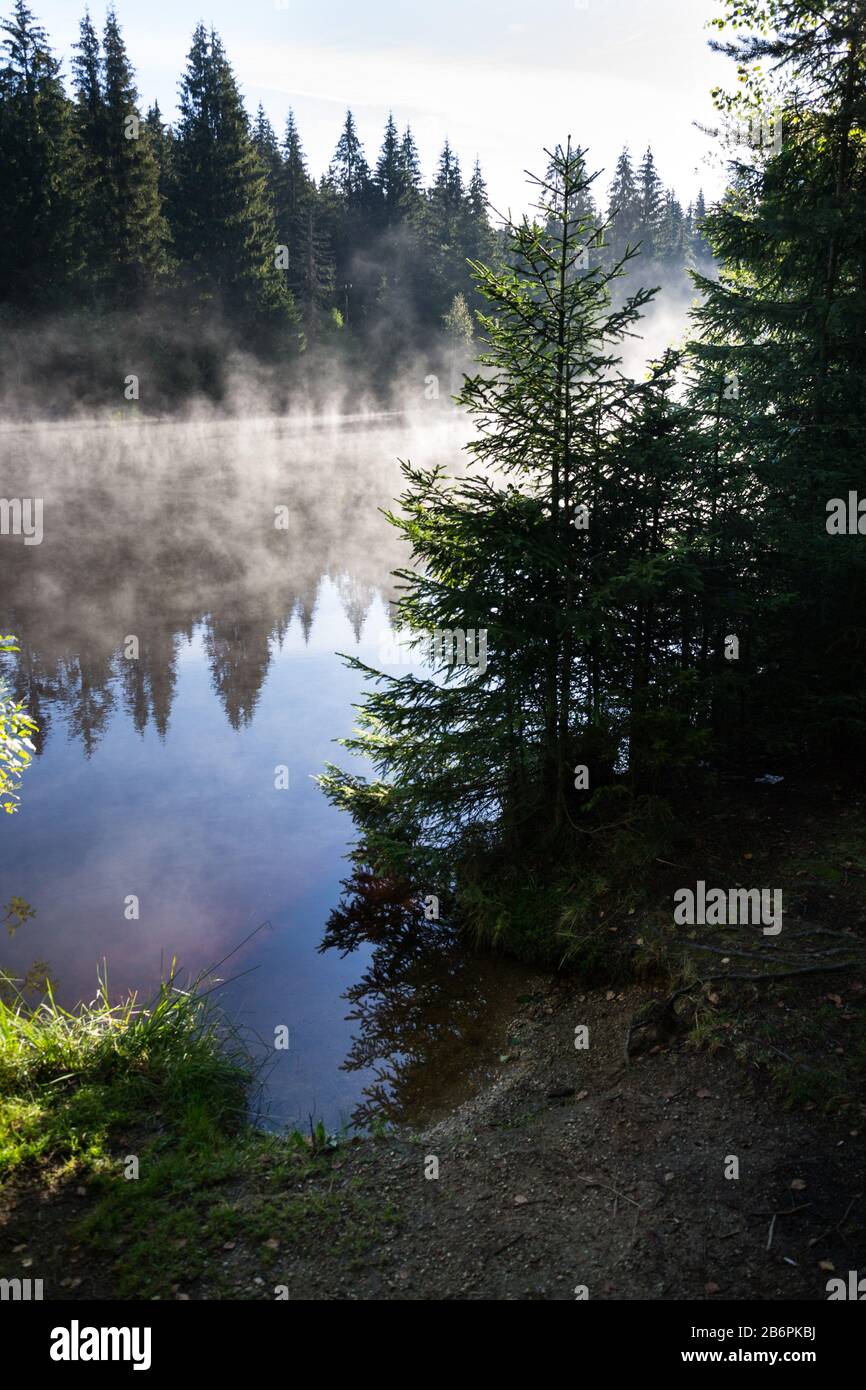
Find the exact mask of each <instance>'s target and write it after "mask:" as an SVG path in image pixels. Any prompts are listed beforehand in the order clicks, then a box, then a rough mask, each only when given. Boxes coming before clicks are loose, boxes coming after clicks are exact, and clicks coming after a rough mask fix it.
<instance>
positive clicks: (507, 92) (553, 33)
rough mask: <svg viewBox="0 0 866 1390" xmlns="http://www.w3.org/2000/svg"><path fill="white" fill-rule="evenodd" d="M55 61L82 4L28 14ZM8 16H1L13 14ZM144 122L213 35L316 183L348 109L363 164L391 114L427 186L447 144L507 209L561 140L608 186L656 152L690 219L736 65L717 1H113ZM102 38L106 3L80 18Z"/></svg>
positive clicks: (98, 0)
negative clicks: (622, 163)
mask: <svg viewBox="0 0 866 1390" xmlns="http://www.w3.org/2000/svg"><path fill="white" fill-rule="evenodd" d="M29 4H30V7H31V8H32V9H33V11H34V12H35V13H36V14H37V15H38V16H39V18H40V19H41V20H42V22H43V24H44V25H45V26H46V28H47V29H48V31H49V34H50V35H51V38H52V41H53V44H54V47H55V50H56V51H57V52H58V54H59V55H60V56H61V57H62V58H63V59H64V72H65V73H66V74H67V75H68V72H69V64H68V58H69V53H70V48H71V44H72V43H73V42H74V40H75V37H76V35H77V30H78V20H79V18H80V15H81V13H82V12H83V9H84V4H83V0H29ZM10 8H11V6H10V3H9V0H5V3H4V0H0V12H2V13H3V14H6V13H8V10H9V9H10ZM116 8H117V13H118V17H119V19H120V22H121V25H122V27H123V31H124V35H125V38H126V42H127V46H128V49H129V52H130V56H131V58H132V61H133V63H134V64H135V67H136V71H137V75H138V84H139V89H140V91H141V95H142V99H143V102H144V104H149V103H150V102H151V101H152V100H153V98H154V97H156V98H157V99H158V100H159V103H160V106H161V107H162V109H163V111H164V112H165V113H166V115H168V114H169V113H173V111H174V107H175V102H176V96H177V81H178V77H179V75H180V73H181V71H182V70H183V67H184V64H185V58H186V53H187V51H188V49H189V41H190V35H191V33H192V30H193V28H194V26H195V24H196V23H197V22H198V21H199V20H203V21H204V22H205V23H206V24H208V25H211V24H212V25H213V26H214V28H216V29H217V30H218V31H219V33H220V34H221V35H222V38H223V40H224V43H225V45H226V49H227V51H228V55H229V58H230V59H231V61H232V64H233V66H234V69H235V72H236V74H237V76H238V79H239V81H240V84H241V87H242V89H243V92H244V97H245V100H246V102H247V105H248V107H249V109H250V110H251V111H254V110H255V107H256V106H257V104H258V103H259V101H261V102H262V103H263V105H264V107H265V109H266V111H267V112H268V114H269V116H270V118H271V120H272V121H273V123H274V126H275V128H276V129H277V131H278V133H279V134H281V133H282V127H283V124H284V121H285V116H286V112H287V110H288V107H289V106H293V107H294V110H295V114H296V117H297V120H298V123H299V126H300V131H301V137H302V139H303V142H304V147H305V150H306V152H307V155H308V158H309V162H310V166H311V169H312V171H313V172H314V173H315V174H317V175H318V174H319V173H321V171H322V170H323V169H324V167H325V166H326V165H327V163H328V160H329V159H330V156H331V153H332V152H333V148H334V145H335V144H336V141H337V137H338V135H339V131H340V126H341V123H342V120H343V116H344V113H345V109H346V106H351V108H352V110H353V111H354V113H355V117H356V119H357V122H358V128H359V131H360V134H361V137H362V139H363V140H364V144H365V147H366V152H367V156H368V158H369V159H370V161H371V163H372V162H373V160H374V158H375V155H376V153H377V151H378V148H379V145H380V142H381V133H382V127H383V125H384V122H385V117H386V115H387V112H388V109H389V107H392V108H393V110H394V116H395V119H396V120H397V123H398V125H399V126H400V127H401V129H402V127H403V126H404V125H405V123H406V122H407V121H409V122H410V123H411V125H412V127H413V130H414V131H415V134H416V138H417V140H418V144H419V147H420V150H421V157H422V161H423V165H424V172H425V176H429V174H430V172H431V170H432V168H433V165H434V162H435V158H436V155H437V153H438V150H439V148H440V147H441V144H442V140H443V138H444V137H445V136H446V135H447V136H448V138H449V140H450V141H451V143H452V145H453V146H454V147H455V148H456V150H457V152H458V153H459V155H460V158H461V161H462V163H463V165H464V167H465V168H466V169H467V171H468V170H469V169H471V165H472V162H473V160H474V159H475V156H476V155H478V156H479V158H480V159H481V163H482V166H483V169H484V172H485V174H486V176H487V179H488V184H489V188H490V195H491V198H492V200H493V202H494V203H495V204H496V205H497V206H498V207H500V208H506V207H508V206H509V205H510V206H511V207H512V209H514V210H515V211H517V210H521V209H522V208H523V206H524V205H525V202H526V194H525V176H524V173H523V170H524V169H526V168H531V169H533V170H539V169H540V168H541V167H542V162H543V156H541V154H540V152H541V149H542V146H543V145H545V144H547V145H550V144H553V143H555V142H556V141H558V140H562V139H564V138H565V136H566V135H567V134H569V133H571V135H572V136H573V137H574V139H575V140H577V141H579V143H580V144H582V145H588V146H589V148H590V163H591V165H592V167H593V168H599V167H603V168H604V170H605V172H604V173H603V175H602V176H601V179H600V180H599V183H600V184H601V186H602V188H604V189H606V187H607V183H608V181H609V178H610V174H611V172H612V167H613V163H614V161H615V159H616V157H617V154H618V153H619V150H620V149H621V147H622V145H623V144H624V143H626V142H628V143H629V144H630V146H631V149H632V153H633V155H634V156H635V157H636V159H637V158H638V157H639V156H640V154H641V153H642V152H643V150H644V148H645V147H646V144H647V142H651V143H652V145H653V148H654V150H655V153H656V159H657V163H658V165H659V170H660V172H661V175H662V177H663V178H664V180H665V182H666V183H668V184H672V185H673V186H674V187H676V188H677V190H678V191H679V192H680V194H681V196H682V197H683V198H684V199H685V200H686V201H688V200H689V198H691V197H692V196H693V195H694V193H695V192H696V191H697V188H698V186H699V185H701V184H702V185H703V186H704V188H705V189H706V190H707V192H708V194H711V193H713V192H714V191H716V190H717V189H718V187H719V179H720V175H719V171H718V167H717V166H715V167H714V166H708V165H707V164H706V163H705V162H704V161H705V156H706V153H707V151H708V148H709V141H708V140H707V137H706V136H704V135H702V134H701V133H700V132H699V131H698V130H696V129H695V128H694V126H693V124H692V122H693V121H694V120H696V119H697V120H704V121H708V120H709V121H711V119H712V107H711V103H710V100H709V95H708V94H709V89H710V87H711V86H713V85H715V84H716V83H719V82H721V83H723V84H724V85H733V82H734V80H735V74H734V67H733V64H732V63H730V62H729V61H727V60H726V59H724V58H720V57H718V56H717V55H714V54H712V53H710V52H709V50H708V48H707V37H708V35H707V31H706V28H705V24H706V20H707V19H708V18H710V17H713V16H715V15H718V14H719V13H720V12H721V9H722V5H721V3H720V0H539V3H538V4H536V5H535V6H531V5H529V4H527V0H436V3H435V4H427V3H423V0H411V3H406V0H403V2H402V3H401V2H400V0H327V2H326V3H325V2H323V0H117V3H116ZM90 10H91V14H92V16H93V18H94V21H95V22H96V24H97V26H98V27H101V25H102V22H103V19H104V14H105V4H104V0H91V4H90Z"/></svg>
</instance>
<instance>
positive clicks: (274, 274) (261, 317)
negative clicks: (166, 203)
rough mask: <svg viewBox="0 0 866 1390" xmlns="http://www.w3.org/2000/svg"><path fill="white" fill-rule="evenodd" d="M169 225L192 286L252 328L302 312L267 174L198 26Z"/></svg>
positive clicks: (218, 58)
mask: <svg viewBox="0 0 866 1390" xmlns="http://www.w3.org/2000/svg"><path fill="white" fill-rule="evenodd" d="M173 165H174V188H173V196H172V199H171V204H170V207H171V225H172V232H173V235H174V241H175V246H176V248H177V254H178V257H179V260H180V262H181V265H182V268H183V272H184V274H185V277H186V279H187V282H188V284H189V285H190V286H191V288H192V289H193V290H194V292H195V295H196V298H197V300H198V302H199V303H200V304H206V303H216V305H217V307H219V308H222V309H224V310H225V311H227V312H228V313H229V314H231V315H232V316H233V317H235V318H236V319H237V320H238V322H239V323H242V324H244V325H245V326H247V327H249V328H253V327H255V326H256V325H258V326H259V327H264V326H266V325H268V324H271V325H274V326H279V325H286V324H287V323H289V322H290V321H291V320H292V319H293V317H294V310H293V304H292V297H291V292H290V290H289V288H288V286H287V284H286V279H285V271H284V270H282V269H280V268H278V267H277V265H276V259H277V246H278V244H279V243H278V241H277V235H276V225H275V221H274V214H273V209H272V207H271V205H270V202H269V199H268V192H267V174H266V170H265V168H264V166H263V164H262V162H261V159H260V158H259V156H258V154H257V152H256V149H255V147H254V145H253V142H252V139H251V135H250V126H249V118H248V117H247V114H246V112H245V110H244V108H243V104H242V102H241V97H240V93H239V91H238V87H237V82H236V81H235V77H234V74H233V72H232V70H231V67H230V65H229V62H228V59H227V58H226V55H225V51H224V49H223V46H222V43H221V41H220V39H219V37H218V35H217V34H216V33H214V32H213V31H211V32H210V33H209V32H208V31H207V30H206V29H205V27H204V25H203V24H200V25H199V26H198V27H197V29H196V30H195V33H194V35H193V42H192V47H191V49H190V53H189V58H188V62H187V69H186V72H185V74H184V77H183V80H182V82H181V90H180V120H179V121H178V124H177V131H176V139H175V144H174V159H173Z"/></svg>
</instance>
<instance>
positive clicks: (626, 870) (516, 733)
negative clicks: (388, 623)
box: [323, 0, 866, 958]
mask: <svg viewBox="0 0 866 1390" xmlns="http://www.w3.org/2000/svg"><path fill="white" fill-rule="evenodd" d="M728 9H729V14H728V21H729V22H730V24H731V25H732V27H733V35H732V36H731V37H730V38H729V40H728V41H727V42H726V43H724V44H723V45H722V47H723V49H724V51H726V52H728V53H730V54H731V56H733V57H735V58H736V59H737V61H738V64H739V65H740V68H741V72H742V73H743V74H744V80H743V82H742V84H741V85H742V88H743V90H741V92H740V94H739V95H738V96H737V97H735V98H732V99H730V100H729V99H728V98H726V97H725V95H724V94H723V93H719V94H718V96H717V100H718V104H719V107H720V110H721V111H722V112H723V113H725V114H734V115H735V116H739V117H741V118H745V117H746V116H748V115H749V114H750V113H751V114H754V113H756V112H758V113H760V112H761V111H767V110H768V109H769V108H770V105H771V103H772V102H774V101H775V102H776V104H777V105H778V107H779V112H778V116H777V119H778V121H779V122H780V124H781V129H782V131H783V139H782V140H781V142H780V144H779V146H778V148H776V147H775V146H774V145H770V146H769V147H768V146H766V145H763V144H761V145H759V146H758V147H753V148H749V149H746V150H743V151H741V152H740V153H739V154H737V155H736V156H735V157H734V158H733V160H732V161H731V166H730V183H729V187H728V190H727V192H726V194H725V196H724V197H723V198H722V200H721V201H720V203H719V205H718V206H717V207H715V208H714V209H713V211H712V213H711V214H710V215H709V216H708V218H707V232H708V235H709V237H710V240H711V243H712V247H713V250H714V252H715V253H716V255H717V257H718V258H719V262H720V268H719V275H718V278H714V279H710V278H708V277H704V278H703V279H702V280H700V288H701V289H702V291H703V300H702V302H701V303H700V305H699V307H698V308H697V309H696V311H695V315H694V319H693V324H694V327H693V335H692V339H691V341H690V342H689V344H688V345H687V348H686V349H685V350H684V351H682V352H676V353H674V352H669V353H667V354H666V355H665V356H664V358H663V359H662V360H661V361H660V362H658V363H657V364H656V366H655V368H654V370H653V371H652V372H651V374H650V375H649V376H648V378H647V379H646V380H643V381H634V380H631V379H629V378H627V377H625V376H623V375H620V374H619V373H618V372H617V371H616V370H615V368H616V362H617V357H618V353H619V345H620V344H621V343H622V340H623V337H624V335H625V334H627V333H629V332H630V331H631V330H632V328H633V325H634V324H635V323H637V321H638V320H639V317H640V316H641V315H642V314H643V313H644V311H645V308H646V304H647V296H646V294H645V293H644V292H643V291H640V292H638V293H634V292H633V291H632V292H628V291H626V292H625V293H623V291H622V290H621V289H620V290H619V291H617V280H621V277H622V272H623V270H625V269H626V266H627V258H628V254H629V253H628V249H627V246H626V245H625V243H623V245H622V246H621V248H620V260H619V261H618V262H616V263H614V264H613V265H612V266H611V265H608V266H605V265H604V264H601V263H596V264H593V263H592V256H591V251H592V248H593V245H594V244H595V240H596V237H597V224H596V221H595V218H594V215H593V211H592V207H591V203H590V201H589V193H590V185H589V181H588V178H587V174H586V166H585V161H584V153H583V152H582V151H580V150H576V149H574V148H573V147H572V146H571V145H570V143H566V144H565V145H563V146H560V147H557V149H556V150H555V151H554V152H553V156H552V159H551V161H550V165H549V167H548V169H547V171H546V173H545V174H543V175H542V177H541V178H540V180H539V183H538V189H539V213H538V215H537V216H536V217H534V218H527V219H525V220H524V221H523V222H522V223H521V224H519V225H516V226H514V227H513V228H512V229H511V242H510V262H511V264H512V265H513V266H514V267H515V268H516V272H517V273H513V272H511V271H502V270H499V269H497V268H488V269H483V270H481V271H480V272H479V289H480V291H481V292H482V293H483V294H484V296H485V298H486V300H487V302H488V306H489V307H488V309H487V312H486V313H485V314H484V315H483V316H482V327H483V335H484V350H483V352H482V356H481V363H482V365H483V367H484V368H485V369H486V370H484V371H483V372H482V373H480V374H479V375H477V376H471V377H469V378H468V379H467V381H466V382H465V385H464V389H463V393H462V400H463V403H464V404H465V405H466V406H467V407H468V409H469V411H470V412H471V414H472V415H473V417H474V419H475V423H476V426H477V438H476V439H475V440H474V441H473V442H472V444H471V445H470V450H471V452H472V454H473V455H474V458H475V459H476V460H477V461H478V462H479V463H482V464H485V465H495V468H494V469H492V470H491V469H490V468H489V467H485V468H483V469H480V470H477V471H475V472H470V473H469V476H468V477H466V478H462V479H449V478H448V477H446V476H445V475H444V473H443V472H442V471H441V470H439V469H433V470H423V469H419V468H413V467H411V466H410V465H409V464H406V465H405V466H404V472H405V477H406V491H405V494H404V496H403V497H402V498H401V499H400V500H401V510H400V512H399V513H398V514H397V515H395V517H394V518H393V521H394V524H395V525H396V526H398V528H399V529H400V530H401V531H402V533H403V534H404V535H405V537H406V538H407V540H408V541H409V543H410V545H411V547H412V552H413V557H414V559H415V560H416V561H417V562H418V563H417V567H416V568H415V569H409V568H407V569H406V570H405V571H401V572H400V578H401V580H402V583H403V588H404V592H403V597H402V599H401V602H400V606H399V616H400V619H401V621H402V624H403V625H404V627H405V628H406V630H407V632H408V633H409V634H410V636H411V638H412V639H413V640H414V642H415V643H416V645H417V648H418V651H419V653H421V652H423V653H424V654H425V655H427V656H428V658H429V657H430V655H431V645H430V637H431V634H432V633H435V632H436V631H437V630H438V631H439V632H440V633H443V632H448V633H453V632H455V631H462V632H464V633H466V634H468V633H473V634H476V633H478V632H480V631H486V634H487V646H486V659H485V661H484V663H483V664H482V663H481V662H480V661H477V660H476V661H475V662H474V663H472V662H471V661H467V660H466V659H464V658H463V656H462V652H461V650H460V649H455V646H454V645H453V643H452V644H451V645H450V648H449V647H445V646H444V645H442V644H440V646H439V647H437V646H436V645H435V644H434V645H433V647H432V669H431V670H430V671H429V674H425V675H423V676H416V675H414V674H402V675H393V674H391V673H382V674H377V673H375V672H371V671H368V675H369V676H370V677H371V680H372V681H373V682H374V683H373V685H372V688H371V690H370V692H369V694H368V696H367V699H366V703H365V705H364V707H363V709H362V711H361V717H360V722H359V731H358V733H357V734H356V735H355V736H354V737H353V738H352V739H350V740H347V744H348V746H349V747H350V748H352V749H353V750H355V751H357V752H363V753H365V754H366V755H367V756H368V757H369V758H370V759H371V760H372V762H373V764H374V765H375V767H376V770H377V774H378V777H377V779H376V780H375V781H372V782H370V781H368V780H366V779H364V778H361V777H358V776H356V775H354V774H350V773H344V772H341V771H339V770H338V769H336V768H331V769H329V772H328V774H327V776H326V777H325V778H324V779H323V781H324V786H325V788H326V790H327V791H328V793H329V794H330V796H331V797H332V799H333V800H334V801H335V802H336V803H337V804H338V805H340V806H343V807H345V808H346V809H348V810H350V811H351V812H352V813H353V815H354V816H355V817H356V819H357V821H358V823H359V826H360V828H361V831H362V835H363V839H362V843H361V846H360V848H359V851H358V861H359V863H361V864H364V865H372V868H373V870H374V872H375V873H377V874H380V875H386V876H391V877H393V878H396V879H400V880H401V881H402V880H406V881H408V882H413V883H418V884H420V885H423V886H424V891H426V892H437V893H442V894H445V895H450V894H452V893H456V897H457V902H458V905H459V907H460V910H461V912H462V914H463V920H464V921H466V922H468V923H469V924H473V925H476V926H477V928H478V931H479V933H480V934H482V935H485V936H487V937H488V938H492V939H495V940H497V941H508V942H509V944H510V945H512V946H513V947H514V948H515V949H518V950H521V951H523V952H525V953H527V954H534V953H537V952H539V951H541V952H547V953H548V954H549V955H551V956H552V957H554V958H556V957H557V956H558V955H559V954H560V953H561V950H562V941H561V940H559V941H558V940H557V937H556V928H557V924H561V923H563V922H571V923H572V924H575V923H580V924H581V925H582V927H586V926H587V924H590V926H591V929H592V930H591V931H590V932H589V934H588V936H587V937H586V938H585V939H587V940H589V939H590V938H591V936H592V932H593V931H594V932H596V934H597V933H598V931H601V930H606V925H605V926H604V927H599V914H600V912H601V913H602V914H603V915H604V916H609V914H610V912H611V909H612V907H614V908H615V909H616V910H617V911H620V912H623V911H624V910H625V908H626V907H627V905H628V902H629V897H630V895H632V897H631V901H632V902H633V901H634V898H633V894H634V892H635V891H636V885H637V884H639V883H640V882H641V881H642V880H643V879H645V878H646V874H647V872H648V871H649V867H650V866H651V865H652V864H653V862H654V858H655V856H657V855H659V854H660V853H664V851H663V850H662V849H661V847H660V845H661V843H663V840H664V834H665V829H664V827H665V826H666V825H670V824H671V823H672V822H673V821H675V820H676V819H677V818H680V822H681V824H682V823H683V822H684V821H687V820H688V818H689V816H690V815H693V814H694V810H695V807H696V806H700V805H705V804H707V803H708V802H711V798H712V797H713V795H714V793H717V792H718V789H719V786H720V785H730V784H729V783H726V782H725V781H724V779H726V778H728V777H731V778H735V779H738V780H739V779H745V780H747V781H749V782H751V781H752V780H754V778H755V775H756V774H759V773H760V774H763V773H766V772H767V771H769V770H772V772H773V773H774V774H780V775H785V776H791V775H793V776H794V777H796V776H798V775H802V774H804V773H810V774H811V775H813V776H815V775H817V776H819V777H824V778H826V777H828V776H830V777H832V776H834V775H836V774H835V770H837V769H848V770H851V769H853V768H859V767H860V766H862V759H863V752H864V748H866V693H864V692H866V622H864V611H863V594H864V585H866V550H864V537H866V487H864V481H863V479H864V472H863V460H864V457H866V427H864V422H863V399H864V380H866V230H864V229H866V15H864V12H863V8H862V4H861V3H860V0H836V3H834V4H832V5H829V6H828V5H826V4H823V3H822V4H820V5H819V4H818V3H817V0H736V2H735V0H730V3H729V6H728ZM769 66H772V67H773V68H774V69H775V70H776V72H777V74H778V75H779V76H780V78H781V81H780V82H778V83H775V82H773V83H771V82H769V81H768V79H767V78H766V76H765V75H764V74H765V73H766V70H767V68H768V67H769ZM615 235H616V233H614V236H615ZM455 650H456V651H457V655H456V656H455ZM467 650H468V647H467ZM355 664H356V665H359V663H357V662H356V663H355ZM740 785H741V782H740ZM515 866H516V867H515ZM615 882H617V883H618V884H619V888H618V889H617V891H616V892H614V891H613V887H612V885H613V884H614V883H615ZM617 894H620V896H619V898H617Z"/></svg>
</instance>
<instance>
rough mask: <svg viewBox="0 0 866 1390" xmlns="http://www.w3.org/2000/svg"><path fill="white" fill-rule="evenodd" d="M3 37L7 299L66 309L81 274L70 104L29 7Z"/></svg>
mask: <svg viewBox="0 0 866 1390" xmlns="http://www.w3.org/2000/svg"><path fill="white" fill-rule="evenodd" d="M0 33H2V34H3V35H5V37H4V39H3V42H2V49H3V51H4V53H5V61H4V63H3V66H2V67H0V170H2V181H0V245H2V247H3V254H2V256H0V300H2V301H5V302H8V303H11V304H13V305H15V306H18V307H21V308H23V307H25V306H29V307H31V308H47V307H50V306H56V305H58V304H62V303H63V301H64V299H65V296H66V295H67V293H68V292H69V289H70V287H71V284H72V282H73V277H74V275H75V273H76V271H77V268H78V249H77V248H78V235H77V234H78V226H79V210H78V203H77V197H76V191H75V187H74V183H73V180H72V178H71V176H70V169H71V163H72V159H71V156H72V140H73V131H72V112H71V105H70V103H69V101H68V99H67V97H66V95H65V92H64V90H63V83H62V81H61V77H60V63H59V62H58V60H57V59H56V58H55V57H54V56H53V54H52V52H51V49H50V48H49V45H48V37H47V34H46V32H45V30H44V29H43V28H42V27H41V25H39V24H38V23H37V21H36V19H35V17H34V15H33V14H32V12H31V11H30V10H29V9H28V7H27V5H26V4H25V3H24V0H15V5H14V9H13V13H12V17H11V19H8V20H4V21H3V22H2V24H0Z"/></svg>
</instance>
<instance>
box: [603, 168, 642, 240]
mask: <svg viewBox="0 0 866 1390" xmlns="http://www.w3.org/2000/svg"><path fill="white" fill-rule="evenodd" d="M606 220H607V223H608V224H609V225H608V229H607V232H606V237H605V240H606V243H607V261H608V264H611V265H615V264H616V263H617V262H618V261H620V260H622V258H623V257H624V256H625V254H626V251H627V250H628V248H629V247H630V246H631V247H635V246H637V244H638V242H639V241H640V228H641V211H640V196H639V193H638V185H637V179H636V177H635V172H634V168H633V167H632V162H631V156H630V154H629V152H628V149H624V150H623V152H622V154H621V155H620V157H619V159H618V160H617V163H616V169H615V170H614V175H613V179H612V181H611V185H610V188H609V190H608V204H607V219H606Z"/></svg>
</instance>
